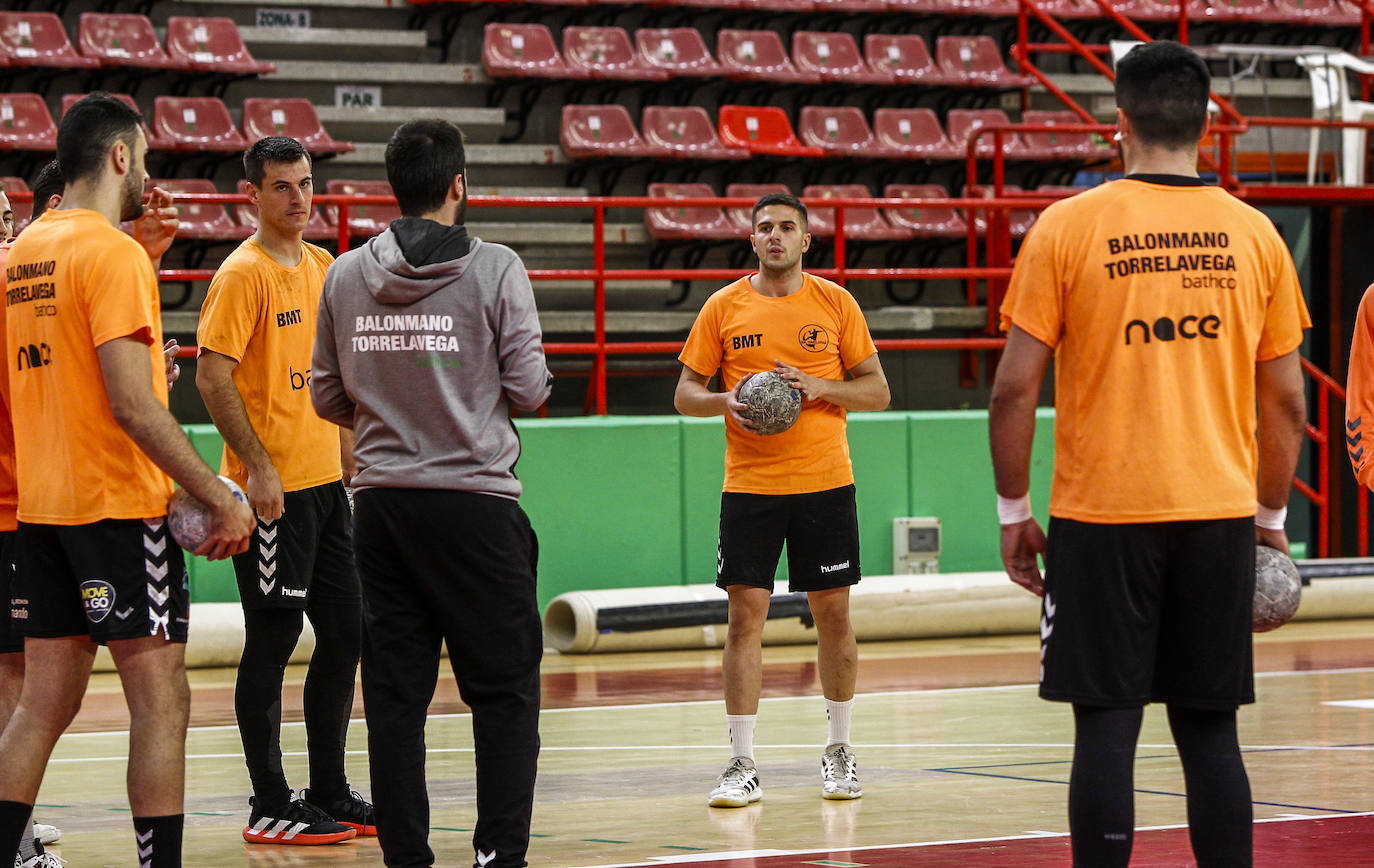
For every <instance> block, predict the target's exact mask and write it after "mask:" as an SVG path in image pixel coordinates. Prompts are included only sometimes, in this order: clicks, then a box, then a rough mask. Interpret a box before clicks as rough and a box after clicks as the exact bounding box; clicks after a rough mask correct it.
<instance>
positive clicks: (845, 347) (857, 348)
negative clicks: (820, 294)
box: [840, 292, 878, 370]
mask: <svg viewBox="0 0 1374 868" xmlns="http://www.w3.org/2000/svg"><path fill="white" fill-rule="evenodd" d="M840 306H841V308H840V361H841V362H842V363H843V364H844V366H845V368H846V369H847V370H853V368H854V366H855V365H857V364H859V363H860V362H862V361H863V360H864V359H866V358H868V357H869V356H871V355H873V354H874V353H876V352H877V351H878V348H877V347H876V346H874V345H873V335H871V334H870V333H869V331H868V320H866V319H864V313H863V311H862V310H860V309H859V303H858V302H857V301H855V300H854V296H852V295H850V294H849V293H848V292H841V293H840Z"/></svg>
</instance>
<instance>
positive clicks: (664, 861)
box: [578, 811, 1374, 868]
mask: <svg viewBox="0 0 1374 868" xmlns="http://www.w3.org/2000/svg"><path fill="white" fill-rule="evenodd" d="M1369 816H1374V812H1369V811H1365V812H1358V813H1349V814H1303V815H1292V814H1287V815H1284V816H1282V817H1272V818H1267V819H1263V820H1255V822H1256V823H1293V822H1302V821H1305V820H1330V819H1340V818H1345V817H1369ZM1186 828H1188V825H1187V824H1186V823H1179V824H1175V825H1169V826H1137V827H1136V829H1135V831H1137V832H1161V831H1167V830H1169V829H1186ZM1068 835H1069V833H1068V832H1046V831H1042V830H1036V831H1028V832H1026V833H1025V834H1022V835H1005V836H999V837H995V838H951V839H949V840H946V841H915V842H911V843H906V844H901V843H897V844H869V845H865V846H862V847H845V848H843V849H844V851H845V852H846V853H851V852H859V851H861V850H896V849H906V848H911V849H915V848H917V847H940V846H948V845H953V844H989V843H995V842H998V841H1031V840H1036V839H1039V838H1067V837H1068ZM835 849H836V848H834V847H826V848H823V849H819V850H757V851H745V852H741V851H735V852H733V853H699V854H695V855H690V856H659V857H656V858H653V859H650V860H648V861H644V862H615V863H610V864H600V865H582V866H578V868H650V866H655V865H673V864H681V863H688V862H717V861H723V860H726V859H739V858H748V857H750V856H755V857H762V856H810V855H815V854H826V853H832V852H834V851H835Z"/></svg>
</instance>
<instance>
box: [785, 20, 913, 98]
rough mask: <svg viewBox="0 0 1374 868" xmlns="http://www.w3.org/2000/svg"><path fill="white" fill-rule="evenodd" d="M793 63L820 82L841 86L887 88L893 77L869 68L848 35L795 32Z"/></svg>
mask: <svg viewBox="0 0 1374 868" xmlns="http://www.w3.org/2000/svg"><path fill="white" fill-rule="evenodd" d="M792 62H793V63H795V64H796V65H797V69H799V70H801V71H803V72H812V73H815V74H816V75H819V76H820V77H821V81H826V82H840V83H842V84H856V85H858V84H890V83H891V82H892V79H893V76H892V73H891V72H890V71H889V70H887V69H885V68H883V67H879V68H878V69H873V68H871V67H870V66H869V65H868V64H867V63H865V62H864V59H863V56H862V55H861V54H859V43H857V42H855V41H854V37H853V36H850V35H849V34H848V33H817V32H814V31H808V30H798V31H797V32H796V33H793V34H792Z"/></svg>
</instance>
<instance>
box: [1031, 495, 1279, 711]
mask: <svg viewBox="0 0 1374 868" xmlns="http://www.w3.org/2000/svg"><path fill="white" fill-rule="evenodd" d="M1254 593H1255V520H1254V519H1253V518H1234V519H1216V520H1212V521H1174V522H1158V523H1151V524H1116V525H1112V524H1087V523H1084V522H1078V521H1072V520H1069V519H1060V518H1051V519H1050V530H1049V544H1048V548H1047V549H1046V571H1045V598H1044V601H1043V602H1042V604H1041V620H1040V695H1041V696H1042V697H1044V698H1045V699H1053V700H1060V701H1065V702H1078V703H1084V704H1088V705H1098V706H1106V707H1110V708H1130V707H1136V706H1141V705H1145V704H1146V703H1149V702H1167V703H1170V704H1173V705H1178V706H1180V707H1183V708H1195V709H1206V710H1226V709H1234V708H1235V707H1236V706H1238V705H1243V704H1245V703H1249V702H1254V701H1255V688H1254V661H1253V654H1252V648H1251V637H1250V626H1251V619H1252V616H1251V607H1252V602H1253V597H1254Z"/></svg>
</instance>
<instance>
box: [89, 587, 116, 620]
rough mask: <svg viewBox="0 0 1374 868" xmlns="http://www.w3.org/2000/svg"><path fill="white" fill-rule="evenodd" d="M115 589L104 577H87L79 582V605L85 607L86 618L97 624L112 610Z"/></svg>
mask: <svg viewBox="0 0 1374 868" xmlns="http://www.w3.org/2000/svg"><path fill="white" fill-rule="evenodd" d="M114 604H115V589H114V586H113V585H111V584H110V583H109V582H107V581H105V580H104V579H87V580H86V581H84V582H82V583H81V605H82V606H84V607H85V608H86V620H88V621H90V622H91V623H92V624H99V623H100V622H101V621H103V620H105V619H106V618H107V617H108V616H109V614H110V613H111V612H113V611H114Z"/></svg>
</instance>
